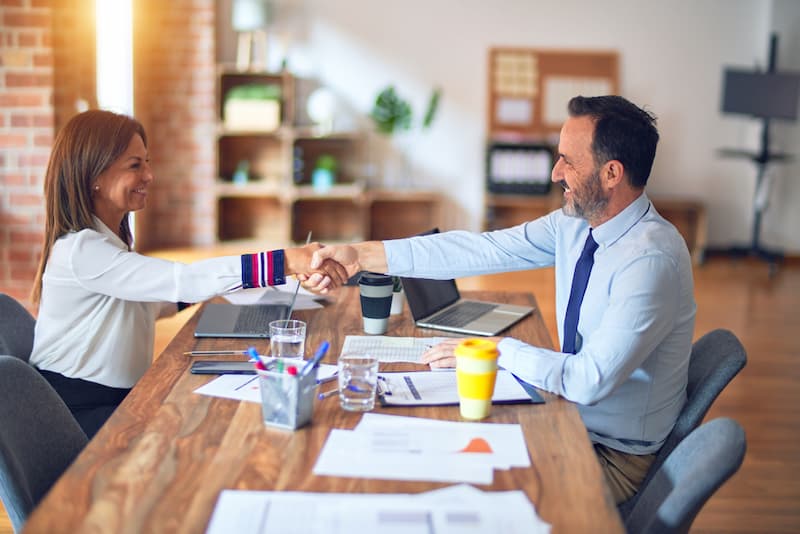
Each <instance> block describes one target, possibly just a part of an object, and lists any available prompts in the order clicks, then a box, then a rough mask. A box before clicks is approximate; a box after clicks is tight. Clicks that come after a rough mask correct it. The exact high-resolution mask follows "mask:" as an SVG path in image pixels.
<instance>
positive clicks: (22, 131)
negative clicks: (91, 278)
mask: <svg viewBox="0 0 800 534" xmlns="http://www.w3.org/2000/svg"><path fill="white" fill-rule="evenodd" d="M48 4H49V2H40V1H36V0H16V1H10V0H4V1H3V2H2V5H0V291H2V292H4V293H8V294H10V295H12V296H13V297H15V298H17V299H19V300H21V301H22V302H23V303H24V304H28V293H29V292H30V289H31V283H32V281H33V277H34V275H35V273H36V266H37V262H38V258H39V251H40V249H41V239H42V229H43V227H44V218H43V217H44V210H43V203H42V183H43V179H44V172H45V167H46V165H47V158H48V156H49V153H50V146H51V143H52V139H53V99H52V94H53V47H52V44H51V22H52V12H51V11H52V10H51V8H50V7H49V5H48Z"/></svg>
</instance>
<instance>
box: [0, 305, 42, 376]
mask: <svg viewBox="0 0 800 534" xmlns="http://www.w3.org/2000/svg"><path fill="white" fill-rule="evenodd" d="M0 317H2V321H0V354H9V355H11V356H16V357H17V358H19V359H21V360H24V361H26V362H27V361H28V358H30V356H31V351H32V350H33V327H34V325H35V324H36V320H35V319H34V318H33V316H32V315H31V314H30V313H28V310H26V309H25V308H24V307H23V306H22V304H20V303H19V302H17V301H16V300H14V299H13V298H11V297H9V296H8V295H6V294H5V293H0Z"/></svg>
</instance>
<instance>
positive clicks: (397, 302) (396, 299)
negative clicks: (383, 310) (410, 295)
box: [389, 290, 406, 315]
mask: <svg viewBox="0 0 800 534" xmlns="http://www.w3.org/2000/svg"><path fill="white" fill-rule="evenodd" d="M405 301H406V294H405V292H404V291H402V290H400V291H396V292H394V293H392V309H391V311H390V312H389V313H390V314H391V315H400V314H401V313H403V303H404V302H405Z"/></svg>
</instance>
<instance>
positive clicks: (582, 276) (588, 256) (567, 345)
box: [562, 228, 597, 354]
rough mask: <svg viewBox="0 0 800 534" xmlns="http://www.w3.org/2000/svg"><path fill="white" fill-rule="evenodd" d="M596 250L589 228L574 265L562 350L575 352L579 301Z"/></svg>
mask: <svg viewBox="0 0 800 534" xmlns="http://www.w3.org/2000/svg"><path fill="white" fill-rule="evenodd" d="M595 250H597V243H595V241H594V238H593V237H592V230H591V228H590V229H589V237H587V238H586V243H584V245H583V252H581V257H580V258H578V263H577V264H576V265H575V275H574V276H573V277H572V291H570V293H569V304H567V315H566V317H565V318H564V350H563V351H562V352H568V353H570V354H575V338H576V337H577V336H578V318H579V317H580V315H581V303H582V302H583V295H584V294H585V293H586V286H587V284H588V283H589V275H590V274H591V273H592V266H593V265H594V251H595Z"/></svg>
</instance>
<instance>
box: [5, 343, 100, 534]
mask: <svg viewBox="0 0 800 534" xmlns="http://www.w3.org/2000/svg"><path fill="white" fill-rule="evenodd" d="M86 442H87V439H86V434H84V433H83V430H81V427H80V426H79V425H78V422H77V421H76V420H75V418H74V417H73V416H72V414H71V413H70V411H69V409H68V408H67V406H66V404H64V401H62V400H61V397H59V396H58V393H56V391H55V390H54V389H53V388H52V387H51V386H50V384H49V383H48V382H47V380H45V379H44V378H43V377H42V375H40V374H39V372H38V371H37V370H36V369H35V368H33V367H31V366H30V365H28V364H27V363H26V362H23V361H22V360H20V359H19V358H16V357H14V356H7V355H2V356H0V498H2V501H3V504H4V505H5V508H6V512H7V513H8V515H9V517H10V518H11V524H12V525H13V527H14V529H15V531H17V532H19V531H20V530H22V525H23V524H24V523H25V520H26V519H27V518H28V515H29V514H30V513H31V511H32V510H33V508H34V507H35V506H36V505H37V504H38V502H39V501H40V500H41V498H42V497H43V496H44V495H45V493H47V491H48V490H49V489H50V487H51V486H52V485H53V483H54V482H55V481H56V479H58V477H59V476H61V473H63V472H64V470H65V469H66V468H67V467H68V466H69V464H70V463H72V461H73V460H74V459H75V457H76V456H77V455H78V453H79V452H80V451H81V450H82V449H83V447H84V446H85V445H86Z"/></svg>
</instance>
